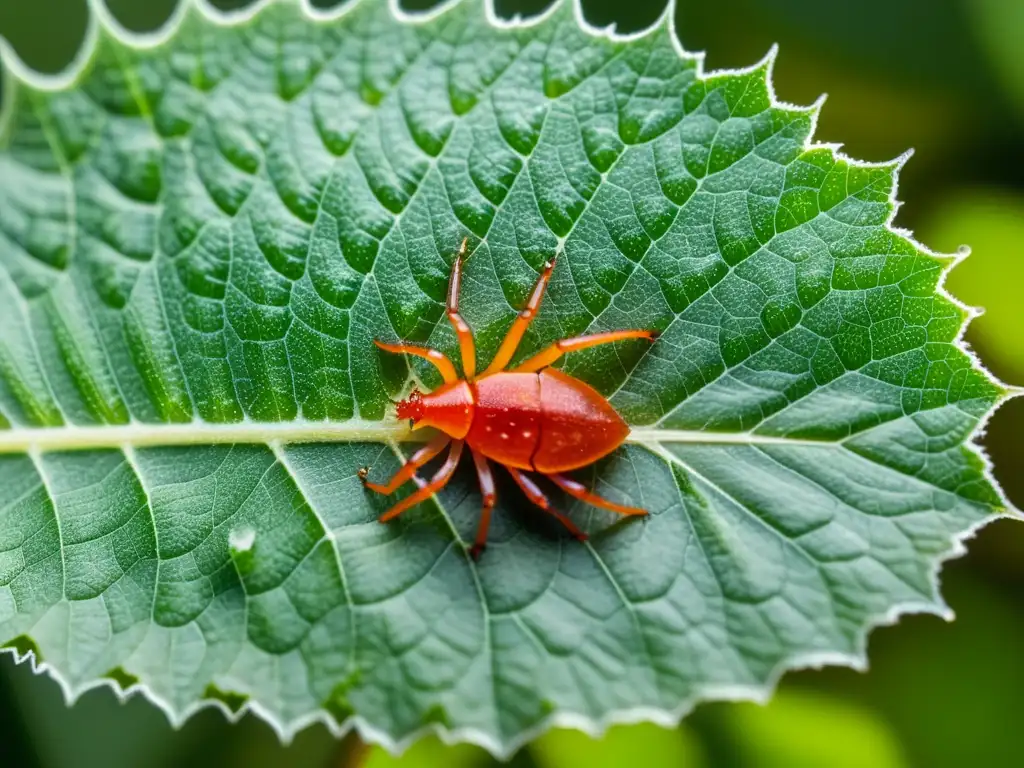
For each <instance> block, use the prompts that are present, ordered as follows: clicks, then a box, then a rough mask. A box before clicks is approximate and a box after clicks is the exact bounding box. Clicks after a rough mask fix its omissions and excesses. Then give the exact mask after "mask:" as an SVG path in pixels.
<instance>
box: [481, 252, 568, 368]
mask: <svg viewBox="0 0 1024 768" xmlns="http://www.w3.org/2000/svg"><path fill="white" fill-rule="evenodd" d="M554 269H555V261H554V259H552V260H551V261H549V262H547V263H546V264H545V265H544V270H543V271H542V272H541V273H540V277H538V278H537V283H536V284H535V285H534V286H533V293H531V294H530V298H529V300H528V301H527V302H526V306H525V307H523V309H522V311H521V312H520V313H519V316H518V317H516V319H515V320H513V321H512V327H511V328H509V329H508V333H507V334H505V338H504V340H503V341H502V342H501V346H500V347H498V352H497V354H496V355H495V356H494V359H493V360H491V364H490V365H489V366H487V370H486V371H484V375H485V376H486V375H487V374H489V373H497V372H498V371H501V370H504V368H505V366H506V365H508V361H509V360H511V359H512V355H514V354H515V353H516V348H518V346H519V342H520V341H521V340H522V338H523V334H524V333H526V329H527V328H529V327H530V323H532V322H533V318H534V317H536V316H537V310H538V309H539V308H540V302H541V299H543V298H544V289H545V288H547V287H548V281H550V280H551V272H552V271H553V270H554Z"/></svg>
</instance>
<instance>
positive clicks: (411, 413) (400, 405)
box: [395, 389, 423, 425]
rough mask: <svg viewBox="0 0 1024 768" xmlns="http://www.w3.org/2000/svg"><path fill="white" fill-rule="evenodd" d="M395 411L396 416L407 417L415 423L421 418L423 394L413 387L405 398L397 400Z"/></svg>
mask: <svg viewBox="0 0 1024 768" xmlns="http://www.w3.org/2000/svg"><path fill="white" fill-rule="evenodd" d="M395 411H396V412H397V415H398V418H400V419H409V421H410V422H411V423H412V424H413V425H415V424H416V422H417V421H419V420H420V419H422V418H423V395H422V394H421V393H420V391H419V390H418V389H414V390H413V391H412V392H410V393H409V397H408V398H407V399H406V400H399V401H398V402H397V403H395Z"/></svg>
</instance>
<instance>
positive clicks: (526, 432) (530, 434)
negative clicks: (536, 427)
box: [523, 430, 533, 437]
mask: <svg viewBox="0 0 1024 768" xmlns="http://www.w3.org/2000/svg"><path fill="white" fill-rule="evenodd" d="M523 437H533V432H531V431H530V430H526V431H525V432H523Z"/></svg>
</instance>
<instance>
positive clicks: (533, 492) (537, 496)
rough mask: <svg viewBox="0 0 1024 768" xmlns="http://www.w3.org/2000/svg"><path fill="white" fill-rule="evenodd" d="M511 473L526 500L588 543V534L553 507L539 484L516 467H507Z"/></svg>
mask: <svg viewBox="0 0 1024 768" xmlns="http://www.w3.org/2000/svg"><path fill="white" fill-rule="evenodd" d="M507 469H508V471H509V473H510V474H511V475H512V479H513V480H515V481H516V483H518V484H519V487H520V488H522V489H523V493H525V494H526V498H528V499H529V500H530V501H532V502H533V503H534V504H536V505H537V506H538V507H540V508H541V509H543V510H544V511H545V512H547V513H548V514H549V515H553V516H554V517H556V518H558V521H559V522H560V523H561V524H562V525H564V526H565V527H566V528H568V529H569V533H571V534H572V535H573V536H575V537H576V538H577V539H578V540H579V541H586V540H587V534H585V533H584V532H583V531H581V530H580V529H579V528H577V527H576V523H574V522H573V521H572V520H570V519H569V518H568V517H566V516H565V515H563V514H562V513H561V512H559V511H558V510H557V509H555V508H554V507H552V506H551V502H550V501H549V500H548V497H547V496H545V495H544V491H542V490H541V489H540V488H539V487H537V484H536V483H535V482H533V480H531V479H530V478H529V477H527V476H526V475H524V474H523V473H522V472H521V471H520V470H518V469H516V468H515V467H507Z"/></svg>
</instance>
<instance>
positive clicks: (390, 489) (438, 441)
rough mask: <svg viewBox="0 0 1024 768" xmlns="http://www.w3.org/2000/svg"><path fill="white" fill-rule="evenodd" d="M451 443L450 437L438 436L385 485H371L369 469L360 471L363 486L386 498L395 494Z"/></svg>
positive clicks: (415, 454) (421, 448) (410, 458)
mask: <svg viewBox="0 0 1024 768" xmlns="http://www.w3.org/2000/svg"><path fill="white" fill-rule="evenodd" d="M450 442H451V438H450V437H448V435H445V434H440V435H438V436H437V437H435V438H434V439H433V440H431V441H430V442H429V443H427V444H426V445H424V446H422V447H420V449H419V450H418V451H416V453H414V454H413V455H412V456H410V457H409V460H408V461H406V462H405V464H403V465H402V467H401V469H399V470H398V471H397V472H395V474H394V475H392V477H391V479H390V480H389V481H388V482H387V483H386V484H385V485H381V484H380V483H371V482H370V481H369V480H367V479H366V475H367V473H368V472H369V469H368V468H366V467H364V468H363V469H361V470H359V479H360V480H362V481H363V485H365V486H366V487H367V488H369V489H370V490H371V491H376V492H377V493H383V494H384V495H385V496H386V495H388V494H391V493H394V492H395V491H397V490H398V489H399V487H401V486H402V485H403V484H404V483H406V482H407V481H409V480H411V479H412V477H413V476H414V475H415V474H416V470H417V469H419V468H420V467H422V466H423V465H424V464H426V463H427V462H428V461H430V460H431V459H432V458H434V457H435V456H437V454H439V453H440V452H441V451H443V450H444V447H445V446H446V445H448V443H450Z"/></svg>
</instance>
